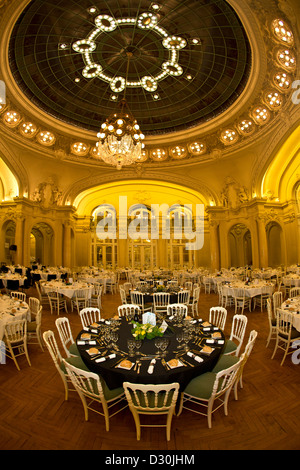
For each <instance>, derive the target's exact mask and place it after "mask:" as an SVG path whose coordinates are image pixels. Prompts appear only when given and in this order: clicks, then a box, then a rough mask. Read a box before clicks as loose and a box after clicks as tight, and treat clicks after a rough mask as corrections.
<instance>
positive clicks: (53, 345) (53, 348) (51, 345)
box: [43, 330, 63, 375]
mask: <svg viewBox="0 0 300 470" xmlns="http://www.w3.org/2000/svg"><path fill="white" fill-rule="evenodd" d="M43 340H44V342H45V344H46V346H47V349H48V351H49V353H50V356H51V358H52V360H53V362H54V364H55V367H56V368H57V370H58V372H59V373H60V375H62V374H63V372H62V369H61V368H60V364H61V363H62V360H63V358H62V355H61V353H60V350H59V348H58V346H57V342H56V339H55V336H54V333H53V331H51V330H48V331H45V332H44V333H43Z"/></svg>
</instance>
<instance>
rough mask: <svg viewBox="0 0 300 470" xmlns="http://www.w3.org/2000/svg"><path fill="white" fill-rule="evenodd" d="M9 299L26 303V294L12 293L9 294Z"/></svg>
mask: <svg viewBox="0 0 300 470" xmlns="http://www.w3.org/2000/svg"><path fill="white" fill-rule="evenodd" d="M10 296H11V298H14V299H19V300H22V302H26V294H25V292H19V291H13V292H11V293H10Z"/></svg>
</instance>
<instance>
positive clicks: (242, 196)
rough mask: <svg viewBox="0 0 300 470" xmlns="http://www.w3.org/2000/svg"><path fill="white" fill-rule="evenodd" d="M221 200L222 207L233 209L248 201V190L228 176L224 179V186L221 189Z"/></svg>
mask: <svg viewBox="0 0 300 470" xmlns="http://www.w3.org/2000/svg"><path fill="white" fill-rule="evenodd" d="M221 201H222V205H223V206H224V207H228V208H230V209H235V208H236V207H239V206H240V205H241V204H243V203H244V202H247V201H249V196H248V191H247V189H246V188H245V186H242V185H240V184H239V183H237V182H236V181H235V180H234V179H233V178H231V177H230V176H229V177H228V178H226V180H225V186H224V188H223V190H222V191H221Z"/></svg>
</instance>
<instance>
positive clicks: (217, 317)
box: [208, 307, 227, 331]
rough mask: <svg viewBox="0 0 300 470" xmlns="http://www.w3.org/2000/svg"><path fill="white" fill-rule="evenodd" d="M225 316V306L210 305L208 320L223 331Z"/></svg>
mask: <svg viewBox="0 0 300 470" xmlns="http://www.w3.org/2000/svg"><path fill="white" fill-rule="evenodd" d="M226 318H227V310H226V308H225V307H211V308H210V309H209V319H208V321H209V322H210V323H212V324H213V325H214V326H217V327H218V328H219V330H222V331H224V329H225V323H226Z"/></svg>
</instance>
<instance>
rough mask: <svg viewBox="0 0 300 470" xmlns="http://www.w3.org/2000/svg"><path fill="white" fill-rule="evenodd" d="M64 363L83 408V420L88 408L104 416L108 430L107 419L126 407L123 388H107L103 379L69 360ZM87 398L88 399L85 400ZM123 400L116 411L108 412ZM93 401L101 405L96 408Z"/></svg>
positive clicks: (86, 419) (107, 429) (86, 415)
mask: <svg viewBox="0 0 300 470" xmlns="http://www.w3.org/2000/svg"><path fill="white" fill-rule="evenodd" d="M64 365H65V368H66V371H67V374H68V377H69V379H70V380H71V382H72V384H73V386H74V388H75V390H76V391H77V393H78V395H79V397H80V399H81V402H82V405H83V409H84V418H85V421H88V418H89V415H88V413H89V410H91V411H94V412H95V413H97V414H100V415H101V416H104V418H105V429H106V431H109V420H110V418H112V417H113V416H115V415H116V414H117V413H119V412H120V411H122V410H124V409H125V408H127V407H128V404H127V402H126V400H124V399H125V394H124V390H123V388H122V387H119V388H115V389H109V388H108V386H107V385H106V383H105V381H104V380H103V379H102V378H100V377H99V375H98V374H95V373H93V372H90V371H84V370H82V369H79V368H77V367H75V366H73V365H72V364H70V363H69V362H65V361H64ZM87 399H88V401H87ZM123 400H124V403H125V405H124V406H121V407H120V406H119V407H118V408H117V409H115V410H116V411H115V412H113V413H110V410H111V409H112V407H113V406H115V405H117V404H119V403H122V401H123ZM94 403H96V404H97V403H98V404H100V405H101V407H102V408H101V409H100V410H98V409H97V408H96V407H94Z"/></svg>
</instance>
